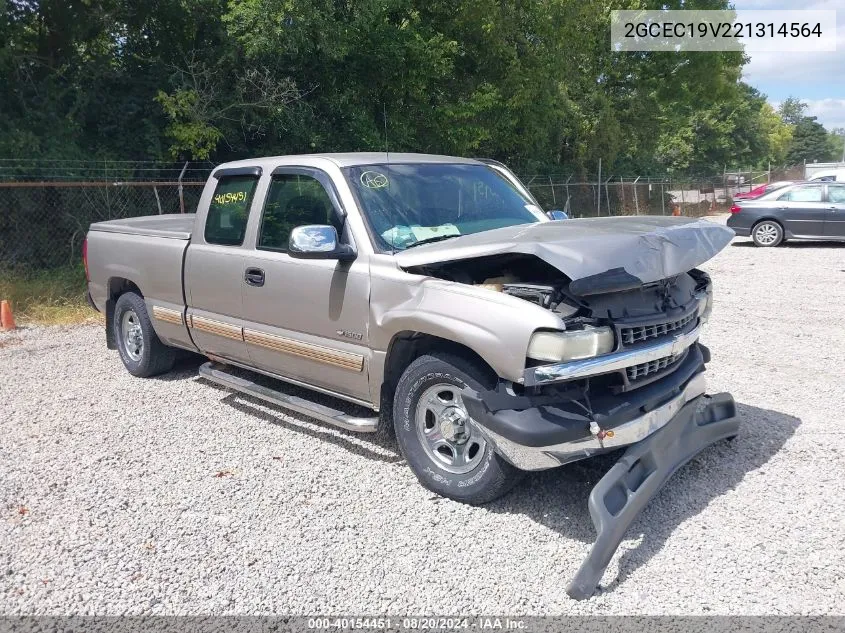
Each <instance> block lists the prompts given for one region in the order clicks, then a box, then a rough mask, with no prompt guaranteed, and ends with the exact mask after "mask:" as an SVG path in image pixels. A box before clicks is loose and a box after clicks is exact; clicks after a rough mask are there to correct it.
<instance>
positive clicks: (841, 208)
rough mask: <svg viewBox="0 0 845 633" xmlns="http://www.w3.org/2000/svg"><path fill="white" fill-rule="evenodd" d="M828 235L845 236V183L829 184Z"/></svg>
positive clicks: (826, 229)
mask: <svg viewBox="0 0 845 633" xmlns="http://www.w3.org/2000/svg"><path fill="white" fill-rule="evenodd" d="M827 207H828V210H827V219H826V220H825V223H824V234H825V236H826V237H845V184H841V185H840V184H833V183H830V184H828V185H827Z"/></svg>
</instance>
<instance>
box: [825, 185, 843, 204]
mask: <svg viewBox="0 0 845 633" xmlns="http://www.w3.org/2000/svg"><path fill="white" fill-rule="evenodd" d="M827 199H828V200H829V201H830V202H833V203H834V204H845V185H828V187H827Z"/></svg>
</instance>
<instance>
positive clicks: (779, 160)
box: [760, 103, 793, 165]
mask: <svg viewBox="0 0 845 633" xmlns="http://www.w3.org/2000/svg"><path fill="white" fill-rule="evenodd" d="M760 129H761V131H762V132H763V134H765V135H766V140H767V145H768V148H769V153H768V156H767V157H766V162H767V163H770V164H772V165H784V164H786V152H787V150H788V149H789V144H790V143H791V142H792V131H793V127H792V126H791V125H789V124H787V123H786V122H785V121H784V120H783V119H782V118H781V117H780V115H779V114H778V113H777V112H776V111H775V109H774V108H773V107H772V106H771V105H769V104H768V103H764V104H763V107H762V108H760Z"/></svg>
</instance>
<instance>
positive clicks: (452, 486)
mask: <svg viewBox="0 0 845 633" xmlns="http://www.w3.org/2000/svg"><path fill="white" fill-rule="evenodd" d="M491 374H492V372H490V371H489V369H487V368H486V367H485V366H483V365H482V364H481V363H478V362H477V361H475V360H472V359H469V358H465V357H463V356H458V355H452V354H445V353H442V354H436V355H435V354H432V355H427V356H421V357H420V358H418V359H416V360H415V361H414V362H413V363H411V364H410V365H409V366H408V368H407V369H406V370H405V372H404V373H403V374H402V377H401V378H400V380H399V384H398V385H397V388H396V397H395V399H394V406H393V423H394V429H395V431H396V441H397V443H398V444H399V448H400V450H401V451H402V454H403V456H404V457H405V459H406V460H407V461H408V465H409V466H410V467H411V470H412V471H413V472H414V474H415V475H416V476H417V479H419V481H420V483H421V484H422V485H423V486H425V487H426V488H428V489H429V490H431V491H433V492H436V493H437V494H439V495H442V496H444V497H448V498H450V499H454V500H456V501H461V502H464V503H470V504H481V503H487V502H488V501H492V500H493V499H496V498H497V497H500V496H502V495H503V494H505V493H507V492H508V491H509V490H510V489H511V488H512V487H513V486H514V485H515V484H516V483H517V482H518V481H519V480H520V478H521V476H522V472H521V471H520V470H518V469H516V468H514V466H512V465H511V464H509V463H508V462H507V461H505V460H504V459H503V458H502V457H501V456H500V455H498V454H496V452H495V451H494V450H493V446H492V445H490V444H489V443H488V442H487V441H486V439H485V438H484V436H483V435H482V433H481V431H480V430H479V429H478V426H477V425H476V424H475V422H474V421H473V420H472V419H471V418H470V417H469V415H468V413H467V411H466V408H465V407H464V405H463V401H462V397H461V392H462V391H463V389H464V388H465V387H470V388H471V389H477V390H482V389H485V388H490V387H492V386H493V384H495V376H493V375H491Z"/></svg>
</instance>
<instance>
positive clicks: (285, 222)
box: [257, 174, 343, 251]
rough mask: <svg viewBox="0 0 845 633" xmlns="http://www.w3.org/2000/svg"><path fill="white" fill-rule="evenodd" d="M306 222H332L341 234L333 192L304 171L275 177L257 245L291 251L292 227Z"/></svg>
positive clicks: (271, 249) (265, 248)
mask: <svg viewBox="0 0 845 633" xmlns="http://www.w3.org/2000/svg"><path fill="white" fill-rule="evenodd" d="M304 224H329V225H331V226H333V227H335V229H336V230H337V234H338V235H340V234H341V232H342V231H343V223H342V222H341V219H340V217H339V216H338V214H337V212H336V211H335V208H334V205H332V201H331V199H330V198H329V194H328V193H326V190H325V189H324V188H323V185H321V184H320V183H319V182H318V181H317V180H316V179H314V178H312V177H311V176H304V175H302V174H278V175H275V176H273V181H272V182H271V183H270V190H269V191H268V192H267V200H266V202H265V203H264V213H263V214H262V216H261V228H260V230H259V232H258V244H257V248H259V249H261V250H268V251H287V250H288V238H289V237H290V232H291V229H293V228H295V227H297V226H302V225H304Z"/></svg>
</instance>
